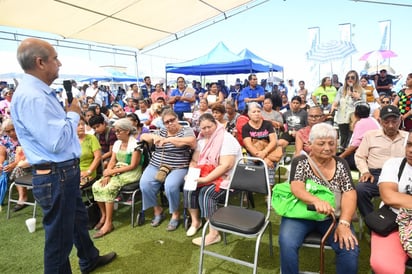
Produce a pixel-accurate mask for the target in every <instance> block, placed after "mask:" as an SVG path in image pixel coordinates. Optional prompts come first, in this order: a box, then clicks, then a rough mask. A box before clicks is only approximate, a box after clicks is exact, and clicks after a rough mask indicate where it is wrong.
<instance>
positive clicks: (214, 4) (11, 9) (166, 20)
mask: <svg viewBox="0 0 412 274" xmlns="http://www.w3.org/2000/svg"><path fill="white" fill-rule="evenodd" d="M250 2H254V1H252V0H225V1H221V0H202V1H195V0H178V1H176V0H138V1H137V0H116V1H114V0H112V1H107V0H106V1H104V0H36V1H33V0H2V1H0V10H2V11H4V12H6V13H10V14H8V15H7V16H1V17H0V25H3V26H10V27H17V28H25V29H32V30H38V31H45V32H50V33H54V34H58V35H61V36H62V37H64V38H69V39H79V40H85V41H94V42H99V43H105V44H110V45H122V46H131V47H133V48H138V49H143V48H145V47H147V46H149V45H152V44H154V43H156V42H159V41H161V40H163V39H166V38H173V39H178V38H181V37H183V36H184V35H185V33H184V30H186V29H188V28H189V27H194V26H196V25H198V24H200V23H203V22H205V21H207V20H212V19H215V18H217V17H218V16H221V17H222V18H223V19H224V18H227V17H230V15H231V14H232V13H231V12H232V11H233V12H235V10H236V9H237V8H239V9H240V8H241V7H242V6H244V5H246V4H248V3H250ZM243 8H244V9H246V6H245V7H243ZM11 14H12V15H11ZM223 19H222V20H223Z"/></svg>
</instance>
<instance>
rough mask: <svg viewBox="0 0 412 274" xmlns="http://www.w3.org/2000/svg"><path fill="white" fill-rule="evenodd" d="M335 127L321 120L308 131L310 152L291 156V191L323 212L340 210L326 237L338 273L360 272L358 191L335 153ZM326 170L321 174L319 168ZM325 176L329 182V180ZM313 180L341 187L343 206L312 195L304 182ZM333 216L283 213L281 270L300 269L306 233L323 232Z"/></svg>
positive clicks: (280, 237)
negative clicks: (317, 218) (355, 217)
mask: <svg viewBox="0 0 412 274" xmlns="http://www.w3.org/2000/svg"><path fill="white" fill-rule="evenodd" d="M336 138H337V133H336V130H335V129H334V128H333V127H332V126H331V125H329V124H326V123H320V124H316V125H314V126H313V127H312V129H311V131H310V135H309V142H310V146H311V152H310V154H309V157H310V158H311V160H309V158H308V156H307V155H301V156H298V157H295V158H294V159H293V160H292V166H291V174H290V184H291V186H290V187H291V190H292V193H293V194H294V195H295V196H296V198H298V199H300V200H301V201H303V202H304V203H306V204H308V205H314V206H315V208H316V211H317V212H319V213H323V214H330V213H333V212H335V213H338V212H340V216H337V218H339V223H338V225H337V226H336V228H335V230H334V231H333V232H332V234H331V235H330V237H329V238H328V239H327V242H328V244H330V245H331V247H332V248H333V250H334V251H335V253H336V273H357V270H358V255H359V248H358V241H357V239H356V236H355V234H354V229H353V226H352V225H351V220H352V216H353V214H354V213H355V211H356V191H355V189H354V186H353V182H352V177H351V173H350V170H349V167H348V164H347V163H346V162H345V161H344V160H342V159H341V158H339V157H336V156H335V154H336ZM314 165H316V166H317V167H318V169H319V171H320V172H321V173H322V174H323V175H320V174H319V172H318V171H317V169H316V168H315V166H314ZM322 177H324V178H325V179H326V180H328V182H327V183H326V182H325V181H324V180H323V179H322ZM308 179H311V180H313V181H314V182H316V183H318V184H320V185H324V186H327V187H329V189H330V190H331V191H335V192H336V191H340V192H341V193H342V195H341V197H342V199H341V208H333V207H332V206H331V205H330V204H329V203H328V202H326V201H323V200H321V199H319V198H318V197H316V196H314V195H312V194H311V193H310V192H308V191H307V190H306V188H305V182H306V181H307V180H308ZM331 222H332V220H331V219H329V218H327V219H325V220H323V221H312V220H305V219H297V218H296V219H295V218H287V217H282V220H281V224H280V232H279V247H280V263H281V272H282V273H292V274H293V273H296V274H297V273H299V259H298V251H299V248H300V246H301V245H302V243H303V240H304V238H305V236H306V235H307V234H308V233H310V232H312V231H318V232H319V233H321V234H324V233H325V232H326V230H327V229H328V228H329V226H330V224H331Z"/></svg>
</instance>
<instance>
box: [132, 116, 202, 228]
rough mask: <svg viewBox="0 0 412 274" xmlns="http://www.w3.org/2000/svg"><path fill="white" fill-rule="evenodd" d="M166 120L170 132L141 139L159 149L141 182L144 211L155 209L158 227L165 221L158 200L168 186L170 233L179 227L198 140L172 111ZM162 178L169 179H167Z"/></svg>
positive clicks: (153, 224) (163, 130) (156, 149)
mask: <svg viewBox="0 0 412 274" xmlns="http://www.w3.org/2000/svg"><path fill="white" fill-rule="evenodd" d="M162 119H163V124H164V125H165V127H166V128H165V129H161V130H160V132H159V135H156V134H152V133H146V134H143V135H142V136H141V140H143V141H146V142H148V143H149V144H154V145H155V151H154V152H153V155H152V158H151V159H150V163H149V165H148V166H147V167H146V168H145V170H144V172H143V175H142V178H141V179H140V189H141V191H142V196H143V210H146V209H148V208H151V207H153V208H154V218H153V220H152V222H151V225H152V226H153V227H157V226H159V225H160V223H161V222H162V221H163V220H164V218H165V214H164V212H163V209H162V207H161V206H159V205H158V203H157V197H156V195H157V193H158V192H159V191H160V188H161V186H162V185H164V189H165V192H166V196H167V198H168V200H169V212H170V213H171V214H172V218H171V219H170V221H169V224H168V225H167V228H166V230H167V231H173V230H176V228H177V227H178V226H179V219H180V212H179V202H180V188H181V186H182V185H183V183H184V177H185V175H186V173H187V170H188V167H189V162H190V159H191V157H192V149H194V148H195V147H196V137H195V135H194V133H193V130H192V129H191V128H189V127H183V126H181V125H179V123H178V115H177V114H176V113H175V112H174V111H172V110H171V109H167V110H165V111H163V113H162ZM159 176H160V177H162V176H163V178H164V177H165V176H166V177H165V179H163V178H160V177H159ZM161 181H164V182H161Z"/></svg>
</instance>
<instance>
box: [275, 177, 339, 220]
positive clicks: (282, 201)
mask: <svg viewBox="0 0 412 274" xmlns="http://www.w3.org/2000/svg"><path fill="white" fill-rule="evenodd" d="M306 190H307V191H308V192H310V193H311V194H313V195H315V196H317V197H319V199H321V200H324V201H327V202H328V203H329V204H330V205H331V206H332V207H334V208H335V195H334V194H333V192H332V191H330V189H329V188H327V187H325V186H323V185H320V184H318V183H316V182H314V181H313V180H311V179H307V180H306ZM272 206H273V208H274V209H275V211H276V213H277V214H279V215H281V216H284V217H288V218H297V219H306V220H315V221H320V220H323V219H325V218H326V215H325V214H320V213H317V212H316V211H310V210H308V209H307V204H305V203H304V202H302V201H301V200H299V199H298V198H296V197H295V195H293V193H292V191H291V189H290V183H289V182H285V183H281V184H276V185H275V186H274V188H273V191H272Z"/></svg>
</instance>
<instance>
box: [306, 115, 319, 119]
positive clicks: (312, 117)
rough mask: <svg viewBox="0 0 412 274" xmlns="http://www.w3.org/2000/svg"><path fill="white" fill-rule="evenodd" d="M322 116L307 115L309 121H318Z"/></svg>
mask: <svg viewBox="0 0 412 274" xmlns="http://www.w3.org/2000/svg"><path fill="white" fill-rule="evenodd" d="M322 116H323V115H308V117H309V118H311V119H320V118H321V117H322Z"/></svg>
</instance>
